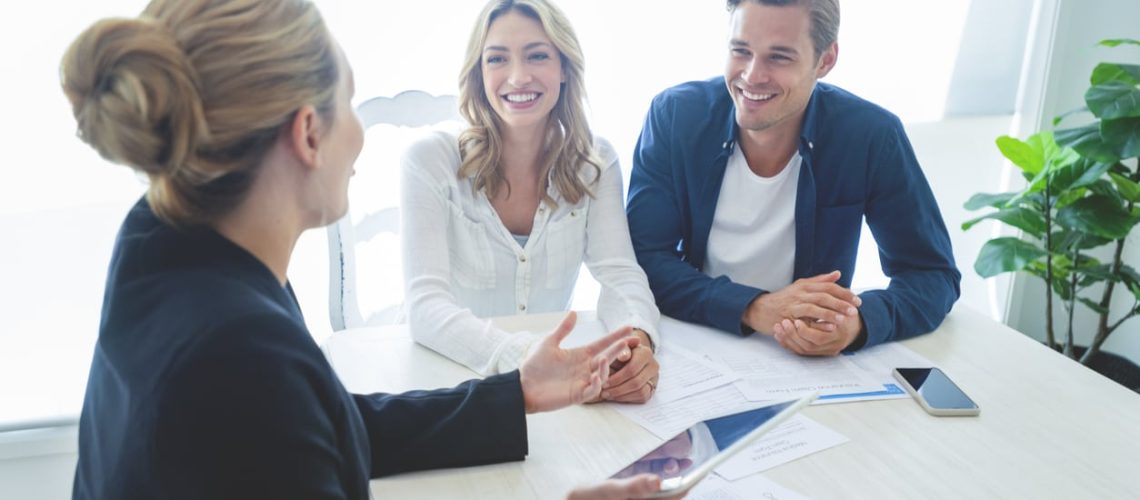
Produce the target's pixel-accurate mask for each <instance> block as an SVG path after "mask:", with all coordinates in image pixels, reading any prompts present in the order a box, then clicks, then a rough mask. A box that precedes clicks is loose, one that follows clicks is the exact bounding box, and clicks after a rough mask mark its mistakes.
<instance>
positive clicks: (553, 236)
mask: <svg viewBox="0 0 1140 500" xmlns="http://www.w3.org/2000/svg"><path fill="white" fill-rule="evenodd" d="M585 253H586V211H585V210H584V209H582V208H575V209H573V210H571V211H570V212H569V213H567V214H565V216H563V217H562V218H560V219H558V220H555V221H551V222H550V226H549V227H548V229H547V237H546V257H547V261H546V287H547V288H563V287H568V286H573V285H574V279H575V278H577V277H578V269H580V268H581V267H582V257H583V255H584V254H585Z"/></svg>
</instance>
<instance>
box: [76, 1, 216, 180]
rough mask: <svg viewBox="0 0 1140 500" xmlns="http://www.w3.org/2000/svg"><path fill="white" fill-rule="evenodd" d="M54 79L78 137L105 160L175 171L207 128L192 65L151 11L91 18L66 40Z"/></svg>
mask: <svg viewBox="0 0 1140 500" xmlns="http://www.w3.org/2000/svg"><path fill="white" fill-rule="evenodd" d="M60 79H61V83H62V86H63V91H64V93H65V94H67V98H68V99H69V100H70V101H71V106H72V112H73V113H74V115H75V119H76V122H77V127H78V135H79V137H80V138H81V139H82V140H83V141H84V142H87V143H88V144H90V145H91V146H92V147H93V148H95V150H97V151H98V152H99V154H100V155H102V156H103V157H104V158H106V159H108V160H110V161H113V162H116V163H123V164H126V165H129V166H131V167H134V168H135V169H137V170H141V171H143V172H146V173H147V174H150V175H152V176H153V175H159V176H170V175H174V174H175V173H177V171H178V170H179V169H180V168H181V167H183V166H185V165H186V164H187V163H189V162H190V161H192V157H191V156H192V155H193V154H194V151H195V150H196V149H197V145H198V144H199V142H200V141H204V140H206V136H207V135H208V134H209V128H208V127H207V125H206V120H205V113H204V111H203V105H202V100H201V97H200V94H199V92H198V76H197V72H196V71H195V70H194V67H193V66H192V65H191V64H190V61H189V59H188V58H187V56H186V53H185V52H184V51H183V50H182V48H181V47H180V46H179V45H178V43H177V41H176V40H175V39H174V37H173V35H172V34H171V33H170V32H169V31H168V30H167V29H166V28H165V27H164V26H162V25H161V24H159V23H157V22H155V21H153V20H151V19H147V18H141V19H106V20H102V21H99V22H97V23H95V24H93V25H92V26H91V27H90V28H87V30H86V31H84V32H83V34H81V35H80V36H79V38H77V39H76V40H75V41H74V42H72V44H71V46H70V47H69V48H68V50H67V53H66V54H65V55H64V58H63V63H62V65H61V68H60Z"/></svg>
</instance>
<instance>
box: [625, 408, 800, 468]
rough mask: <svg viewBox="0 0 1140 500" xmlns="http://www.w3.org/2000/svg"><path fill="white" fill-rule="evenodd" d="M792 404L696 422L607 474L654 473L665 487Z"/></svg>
mask: <svg viewBox="0 0 1140 500" xmlns="http://www.w3.org/2000/svg"><path fill="white" fill-rule="evenodd" d="M795 403H796V400H791V401H786V402H783V403H777V404H774V405H770V406H765V407H763V408H757V409H755V410H748V411H744V412H740V413H736V414H733V415H728V416H724V417H719V418H713V419H709V420H705V421H703V422H698V423H697V424H696V425H693V426H692V427H689V428H688V429H685V430H684V431H681V433H680V434H677V435H676V436H674V437H673V438H672V439H670V440H668V441H666V442H665V444H662V445H661V446H658V447H657V448H656V449H654V450H653V451H651V452H649V453H646V454H645V455H644V456H642V457H641V458H639V459H637V461H635V462H634V463H633V464H631V465H630V466H629V467H626V468H624V469H622V470H621V471H619V472H618V473H617V474H614V475H613V476H611V477H613V478H615V479H616V478H624V477H631V476H636V475H638V474H645V473H649V474H656V475H657V476H659V477H661V479H662V480H663V483H662V489H665V486H666V485H668V484H672V483H675V482H677V479H676V478H684V476H685V474H686V473H687V472H689V471H696V470H699V469H700V466H701V465H702V464H704V463H705V462H707V461H709V460H711V459H712V458H713V457H714V456H716V454H717V453H719V452H720V451H721V450H724V449H725V448H728V447H729V446H731V445H732V444H733V443H735V442H737V441H739V440H740V439H741V438H743V437H744V436H745V435H747V434H748V433H749V432H751V431H752V430H754V429H756V428H757V427H760V426H761V425H763V424H764V423H765V422H767V421H769V420H771V419H772V418H773V417H775V416H776V415H778V414H780V412H782V411H784V409H786V408H788V407H789V406H792V405H793V404H795ZM666 480H672V481H666Z"/></svg>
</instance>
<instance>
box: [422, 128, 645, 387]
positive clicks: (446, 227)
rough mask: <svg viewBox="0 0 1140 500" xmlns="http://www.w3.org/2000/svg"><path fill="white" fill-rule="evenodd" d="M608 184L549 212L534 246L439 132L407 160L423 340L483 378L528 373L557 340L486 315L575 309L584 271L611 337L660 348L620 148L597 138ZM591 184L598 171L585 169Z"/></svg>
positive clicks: (539, 222)
mask: <svg viewBox="0 0 1140 500" xmlns="http://www.w3.org/2000/svg"><path fill="white" fill-rule="evenodd" d="M594 143H595V148H596V152H597V155H598V157H599V158H600V159H601V160H602V172H601V178H600V179H599V180H598V182H597V184H592V185H590V190H591V192H593V193H594V196H593V197H592V198H591V197H589V196H584V197H583V198H582V200H580V201H579V202H578V203H577V204H574V205H571V204H569V203H567V202H566V201H565V199H563V198H562V196H561V195H560V194H559V193H558V192H557V189H556V188H555V187H554V186H553V185H551V186H550V187H549V188H548V194H549V195H550V196H551V197H552V198H553V199H554V200H555V201H556V202H557V208H554V209H551V208H549V207H547V206H546V204H545V203H543V204H540V206H539V208H538V210H537V211H536V213H535V215H534V225H533V228H532V229H531V234H530V236H529V238H527V240H526V245H525V246H520V245H519V243H518V241H517V240H516V239H515V238H514V237H512V235H511V234H510V232H509V231H508V230H507V228H506V226H504V225H503V223H502V221H501V220H500V219H499V216H498V214H497V213H496V212H495V209H494V208H493V207H492V206H491V202H490V200H489V199H488V198H487V196H486V195H485V194H484V193H483V192H475V191H473V190H472V188H471V180H470V179H469V178H463V179H460V178H459V177H458V175H457V172H458V169H459V164H460V159H459V142H458V138H457V136H456V135H455V134H454V133H451V132H444V131H435V132H432V133H431V134H430V135H428V136H426V137H424V138H423V139H421V140H419V141H417V142H416V143H414V144H413V145H412V146H411V147H410V148H409V149H408V150H407V151H406V152H405V154H404V157H403V160H402V165H401V169H402V185H401V203H402V206H401V223H402V227H401V231H402V233H403V234H402V242H403V243H402V245H403V260H404V289H405V293H406V297H405V302H406V305H407V308H408V311H407V312H408V321H409V326H410V328H411V332H412V336H413V337H414V338H415V339H416V341H417V342H419V343H420V344H423V345H424V346H427V347H429V348H431V349H433V350H435V351H436V352H439V353H440V354H443V355H444V356H447V357H449V358H451V359H453V360H455V361H458V362H460V363H462V364H464V365H466V366H467V367H469V368H471V369H472V370H475V371H476V372H478V373H480V374H482V375H490V374H494V373H501V372H504V371H510V370H513V369H515V368H517V367H518V365H519V362H520V361H521V360H522V358H523V357H524V356H525V355H526V353H527V350H528V348H529V346H530V344H531V342H533V341H534V339H536V338H538V337H539V336H541V335H543V334H545V333H546V332H523V333H517V334H516V333H508V332H506V331H503V330H500V329H498V328H495V326H494V325H492V324H491V322H490V321H489V320H487V319H484V318H489V317H493V316H505V315H512V314H525V313H541V312H551V311H562V310H566V309H567V307H568V306H569V304H570V299H571V293H572V292H573V289H574V283H575V282H576V281H577V278H578V270H579V268H580V267H581V265H582V263H583V262H585V263H586V266H587V268H588V269H589V270H590V272H591V273H592V274H593V275H594V278H595V279H597V281H598V283H599V284H601V296H600V297H599V298H598V307H597V310H598V317H599V318H600V319H601V320H602V322H603V323H604V324H605V326H606V328H607V329H608V330H610V331H612V330H614V329H617V328H619V327H621V326H625V325H630V326H633V327H634V328H640V329H642V330H645V332H646V333H648V334H649V335H650V338H651V339H652V340H653V342H654V344H656V345H660V339H659V337H658V335H657V321H658V318H659V313H658V311H657V306H656V305H655V304H654V301H653V295H652V292H650V291H649V283H648V280H647V279H646V277H645V273H644V272H643V271H642V270H641V267H640V266H638V264H637V261H636V258H635V257H634V254H633V246H632V244H631V243H630V239H629V226H628V223H627V222H626V217H625V209H624V204H623V200H622V176H621V167H620V166H619V165H618V159H617V154H616V153H615V152H614V150H613V147H612V146H611V145H610V144H609V142H607V141H605V140H604V139H601V138H595V140H594ZM582 175H583V176H584V177H585V178H586V179H587V180H589V179H592V178H593V177H594V169H592V168H585V169H583V174H582Z"/></svg>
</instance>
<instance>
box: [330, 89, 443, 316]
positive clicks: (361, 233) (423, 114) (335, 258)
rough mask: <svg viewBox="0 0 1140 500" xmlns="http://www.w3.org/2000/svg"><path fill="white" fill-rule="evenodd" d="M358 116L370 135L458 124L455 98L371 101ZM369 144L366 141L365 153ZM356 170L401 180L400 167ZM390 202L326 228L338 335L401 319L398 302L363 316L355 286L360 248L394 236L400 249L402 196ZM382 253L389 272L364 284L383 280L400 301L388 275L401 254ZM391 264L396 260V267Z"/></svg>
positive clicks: (407, 95) (411, 94) (406, 96)
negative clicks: (383, 129) (380, 129)
mask: <svg viewBox="0 0 1140 500" xmlns="http://www.w3.org/2000/svg"><path fill="white" fill-rule="evenodd" d="M356 113H357V115H358V116H360V121H361V122H362V123H363V125H364V129H365V131H366V134H367V132H368V130H369V129H370V128H371V127H372V126H373V125H380V124H387V125H393V126H396V127H408V128H418V127H427V126H432V125H436V124H440V123H444V122H448V121H458V120H460V117H459V108H458V105H457V103H456V98H455V96H450V95H443V96H433V95H431V94H428V93H426V92H421V91H418V90H409V91H405V92H401V93H399V94H397V95H396V96H395V97H375V98H372V99H369V100H367V101H364V102H363V103H361V104H360V106H357V108H356ZM366 137H368V136H367V135H366ZM367 142H368V141H367V140H366V148H367V147H368V144H367ZM357 164H358V168H357V170H358V174H359V173H360V171H361V170H363V169H389V170H387V171H386V172H387V173H389V174H390V175H392V176H394V177H395V178H399V165H361V164H360V162H359V161H358V162H357ZM354 182H355V181H354ZM350 192H351V189H350ZM357 198H360V197H357ZM368 198H369V199H372V198H374V196H372V193H369V196H368ZM387 198H388V199H384V200H382V202H383V203H385V205H384V206H382V207H380V208H378V209H376V210H371V211H368V212H367V213H364V214H363V216H362V217H360V219H359V220H358V221H356V222H354V211H353V210H352V209H351V208H350V210H349V212H348V213H347V214H345V216H344V217H343V218H341V219H340V220H339V221H337V222H336V223H335V224H332V225H330V226H329V227H328V240H329V320H330V321H331V322H332V328H333V331H334V332H335V331H339V330H344V329H347V328H356V327H360V326H366V325H375V324H387V323H394V322H397V321H399V319H400V318H401V316H402V315H401V310H402V300H397V301H395V302H394V303H386V304H381V305H380V306H381V307H379V308H377V310H376V311H375V312H373V313H371V314H369V315H368V316H367V317H365V316H364V315H362V313H361V307H360V289H359V287H358V286H357V283H358V282H357V273H358V269H357V259H356V255H357V253H356V249H357V246H358V245H360V244H364V243H367V242H369V241H370V240H373V239H374V238H376V237H377V236H380V235H391V236H394V238H390V239H389V240H390V241H389V243H390V242H391V241H394V242H395V243H396V244H395V245H394V246H396V247H398V246H399V239H398V238H399V232H400V209H399V206H398V204H399V200H398V195H389V196H388V197H387ZM353 205H354V204H353V203H350V204H349V206H350V207H352V206H353ZM389 246H392V245H389ZM384 253H385V256H386V257H387V258H386V259H384V261H383V262H382V264H383V267H384V269H385V272H384V273H383V275H379V274H378V275H368V276H365V277H364V279H366V280H377V281H379V280H383V281H384V282H385V284H387V285H388V286H389V287H391V286H393V285H394V286H396V287H398V289H399V290H401V292H400V295H399V296H402V290H403V283H402V281H401V280H399V279H393V278H394V276H393V274H395V273H392V272H391V271H390V270H391V269H397V270H399V269H402V266H401V263H400V261H399V260H398V258H399V255H400V252H399V249H398V248H395V249H392V248H388V249H387V251H385V252H384ZM393 258H394V259H397V260H395V261H394V262H393ZM398 272H399V271H397V273H398ZM395 277H398V275H397V276H395Z"/></svg>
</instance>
